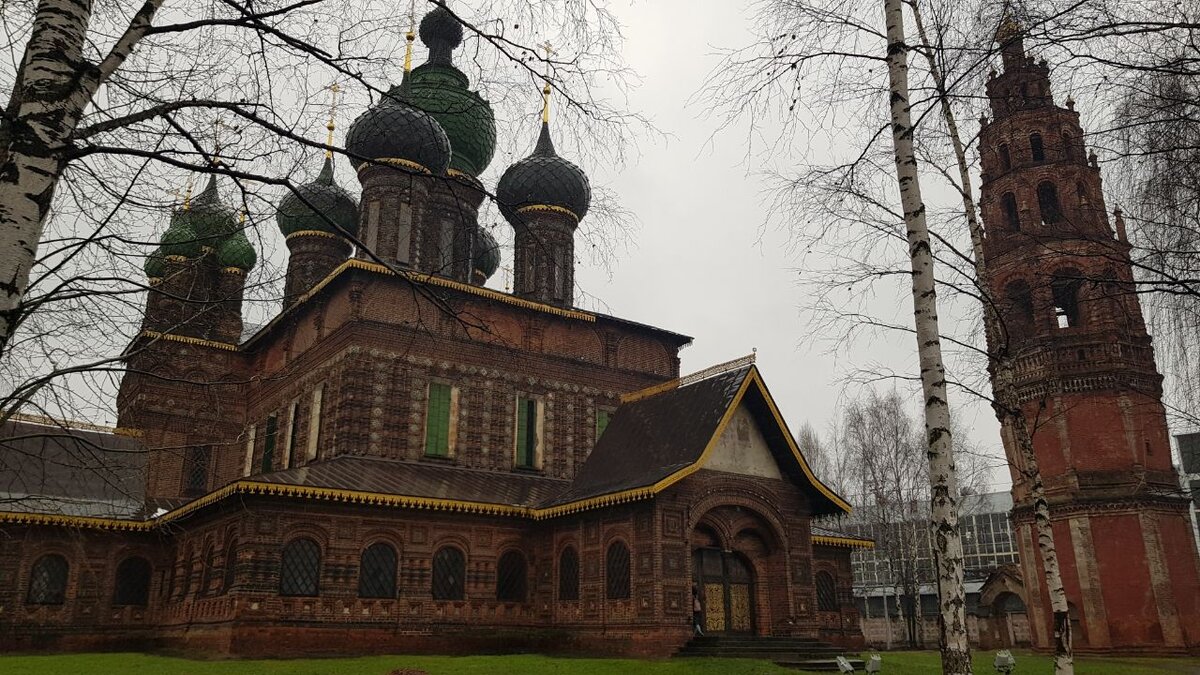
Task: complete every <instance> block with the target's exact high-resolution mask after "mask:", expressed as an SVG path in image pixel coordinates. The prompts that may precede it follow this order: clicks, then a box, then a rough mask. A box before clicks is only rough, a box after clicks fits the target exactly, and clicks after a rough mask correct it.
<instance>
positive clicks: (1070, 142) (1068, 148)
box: [1062, 131, 1075, 160]
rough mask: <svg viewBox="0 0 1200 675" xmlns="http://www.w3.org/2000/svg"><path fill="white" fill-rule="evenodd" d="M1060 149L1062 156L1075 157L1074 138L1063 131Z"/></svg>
mask: <svg viewBox="0 0 1200 675" xmlns="http://www.w3.org/2000/svg"><path fill="white" fill-rule="evenodd" d="M1062 149H1063V157H1064V158H1066V159H1069V160H1073V159H1075V138H1074V137H1073V136H1071V134H1069V133H1067V132H1065V131H1064V132H1063V135H1062Z"/></svg>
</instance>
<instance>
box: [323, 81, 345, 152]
mask: <svg viewBox="0 0 1200 675" xmlns="http://www.w3.org/2000/svg"><path fill="white" fill-rule="evenodd" d="M325 88H326V89H328V90H329V121H328V122H326V123H325V128H326V129H327V130H328V131H329V133H328V134H326V136H325V145H326V146H327V147H326V148H325V158H326V159H329V158H331V157H333V129H334V126H335V125H334V117H335V116H336V115H337V97H338V93H339V92H341V91H342V88H341V87H339V86H338V83H337V82H334V83H333V84H331V85H329V86H328V87H325Z"/></svg>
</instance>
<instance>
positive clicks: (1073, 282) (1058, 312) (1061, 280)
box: [1050, 270, 1083, 328]
mask: <svg viewBox="0 0 1200 675" xmlns="http://www.w3.org/2000/svg"><path fill="white" fill-rule="evenodd" d="M1081 277H1082V275H1081V274H1080V273H1079V271H1078V270H1062V271H1060V272H1057V273H1055V275H1054V280H1053V281H1051V282H1050V293H1051V296H1052V297H1053V298H1054V316H1055V317H1056V319H1057V320H1058V327H1059V328H1070V327H1073V326H1079V325H1082V324H1083V312H1082V311H1081V309H1080V306H1079V288H1080V286H1082V283H1083V282H1082V278H1081Z"/></svg>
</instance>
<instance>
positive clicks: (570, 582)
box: [558, 546, 579, 600]
mask: <svg viewBox="0 0 1200 675" xmlns="http://www.w3.org/2000/svg"><path fill="white" fill-rule="evenodd" d="M558 599H559V600H578V599H579V554H578V553H576V552H575V549H574V548H573V547H570V546H568V547H567V548H564V549H563V552H562V553H561V554H559V556H558Z"/></svg>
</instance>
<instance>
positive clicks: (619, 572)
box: [604, 541, 629, 600]
mask: <svg viewBox="0 0 1200 675" xmlns="http://www.w3.org/2000/svg"><path fill="white" fill-rule="evenodd" d="M604 579H605V582H606V583H605V590H606V591H607V597H608V599H609V600H624V599H626V598H628V597H629V547H628V546H626V545H625V544H624V543H622V542H619V541H617V542H613V543H612V544H611V545H610V546H609V547H608V554H607V555H606V556H605V560H604Z"/></svg>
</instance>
